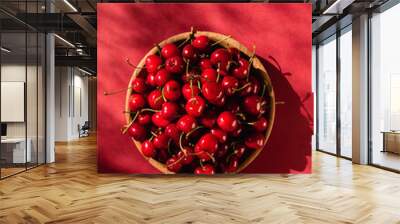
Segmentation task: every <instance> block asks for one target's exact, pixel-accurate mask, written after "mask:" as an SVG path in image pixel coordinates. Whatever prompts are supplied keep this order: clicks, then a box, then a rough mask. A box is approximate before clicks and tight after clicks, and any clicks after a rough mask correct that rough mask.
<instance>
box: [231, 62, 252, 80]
mask: <svg viewBox="0 0 400 224" xmlns="http://www.w3.org/2000/svg"><path fill="white" fill-rule="evenodd" d="M238 63H239V66H238V67H236V68H234V69H233V72H232V73H233V75H234V76H235V77H236V78H238V79H245V78H246V77H247V75H248V74H249V62H248V61H247V60H246V59H244V58H239V60H238Z"/></svg>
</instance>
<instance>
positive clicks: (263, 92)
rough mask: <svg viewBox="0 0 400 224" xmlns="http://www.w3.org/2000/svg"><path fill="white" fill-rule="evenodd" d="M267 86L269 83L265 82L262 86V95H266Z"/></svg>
mask: <svg viewBox="0 0 400 224" xmlns="http://www.w3.org/2000/svg"><path fill="white" fill-rule="evenodd" d="M266 88H267V85H265V84H264V85H263V88H262V90H261V97H264V94H265V90H266Z"/></svg>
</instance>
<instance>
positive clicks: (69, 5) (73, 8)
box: [64, 0, 78, 12]
mask: <svg viewBox="0 0 400 224" xmlns="http://www.w3.org/2000/svg"><path fill="white" fill-rule="evenodd" d="M64 3H65V4H67V5H68V7H70V8H71V9H72V10H73V11H74V12H78V10H77V9H76V8H75V6H73V5H72V4H71V3H70V2H69V1H68V0H64Z"/></svg>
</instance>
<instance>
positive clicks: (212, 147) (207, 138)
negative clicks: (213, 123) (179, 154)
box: [195, 133, 218, 153]
mask: <svg viewBox="0 0 400 224" xmlns="http://www.w3.org/2000/svg"><path fill="white" fill-rule="evenodd" d="M195 147H198V148H199V149H201V150H203V151H206V152H208V153H215V152H216V151H217V149H218V140H217V138H216V137H215V136H214V135H213V134H211V133H206V134H204V135H203V136H201V138H200V139H199V140H198V141H197V143H196V146H195Z"/></svg>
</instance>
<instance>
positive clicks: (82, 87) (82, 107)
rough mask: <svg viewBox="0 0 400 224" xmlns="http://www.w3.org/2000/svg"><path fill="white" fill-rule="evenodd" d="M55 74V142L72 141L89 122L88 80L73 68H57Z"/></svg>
mask: <svg viewBox="0 0 400 224" xmlns="http://www.w3.org/2000/svg"><path fill="white" fill-rule="evenodd" d="M55 74H56V82H55V86H56V88H55V89H56V91H55V128H56V131H55V140H56V141H70V140H73V139H77V138H78V137H79V132H78V125H81V126H82V125H83V124H84V122H85V121H87V120H88V78H87V77H86V76H84V74H83V73H82V72H80V71H79V70H77V69H76V68H72V67H56V72H55Z"/></svg>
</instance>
